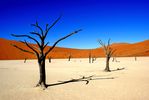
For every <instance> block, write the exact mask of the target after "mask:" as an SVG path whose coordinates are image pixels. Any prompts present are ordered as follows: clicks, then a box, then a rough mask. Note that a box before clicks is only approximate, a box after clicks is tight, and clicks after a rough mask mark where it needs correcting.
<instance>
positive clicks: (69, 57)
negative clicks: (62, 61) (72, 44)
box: [68, 53, 71, 61]
mask: <svg viewBox="0 0 149 100" xmlns="http://www.w3.org/2000/svg"><path fill="white" fill-rule="evenodd" d="M70 59H71V53H70V54H69V56H68V61H70Z"/></svg>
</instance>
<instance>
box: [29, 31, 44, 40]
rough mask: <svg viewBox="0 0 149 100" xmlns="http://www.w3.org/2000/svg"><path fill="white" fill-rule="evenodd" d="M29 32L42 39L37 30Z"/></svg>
mask: <svg viewBox="0 0 149 100" xmlns="http://www.w3.org/2000/svg"><path fill="white" fill-rule="evenodd" d="M30 33H31V34H35V35H37V36H39V38H40V39H42V36H41V35H40V34H39V33H37V32H30Z"/></svg>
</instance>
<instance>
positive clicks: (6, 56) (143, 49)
mask: <svg viewBox="0 0 149 100" xmlns="http://www.w3.org/2000/svg"><path fill="white" fill-rule="evenodd" d="M13 43H15V44H17V45H18V46H20V47H23V48H25V49H27V50H30V49H28V48H27V47H26V46H25V45H23V44H22V43H20V42H18V41H14V40H6V39H3V38H0V60H14V59H25V58H27V59H35V56H34V55H32V54H28V53H24V52H21V51H20V50H18V49H16V48H14V47H13V46H11V44H13ZM32 45H34V44H32ZM111 47H112V48H114V49H116V52H115V54H114V56H123V57H129V56H149V40H145V41H143V42H138V43H134V44H129V43H113V44H112V45H111ZM89 53H91V56H92V57H103V56H104V53H103V50H102V49H101V48H97V49H70V48H62V47H56V48H55V49H54V50H53V51H52V52H51V53H50V54H49V55H48V57H51V58H68V57H69V55H70V54H71V56H72V58H88V57H89Z"/></svg>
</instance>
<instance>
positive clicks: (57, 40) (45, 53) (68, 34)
mask: <svg viewBox="0 0 149 100" xmlns="http://www.w3.org/2000/svg"><path fill="white" fill-rule="evenodd" d="M79 31H82V29H79V30H77V31H74V32H72V33H70V34H68V35H66V36H64V37H62V38H60V39H59V40H57V41H56V42H55V43H54V44H53V46H52V47H51V48H50V49H49V50H48V51H47V52H46V53H45V55H47V54H48V53H49V52H50V51H51V50H52V49H53V48H54V47H55V46H56V44H57V43H59V42H60V41H62V40H64V39H66V38H68V37H69V36H71V35H73V34H76V33H78V32H79Z"/></svg>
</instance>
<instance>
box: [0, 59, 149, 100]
mask: <svg viewBox="0 0 149 100" xmlns="http://www.w3.org/2000/svg"><path fill="white" fill-rule="evenodd" d="M111 60H112V59H111ZM117 60H118V61H119V62H112V61H110V66H111V70H113V71H112V72H104V71H103V70H104V67H105V58H98V59H97V60H96V61H95V62H94V63H92V64H89V63H88V59H71V61H70V62H68V60H67V59H54V60H52V63H48V60H47V61H46V74H47V84H54V83H58V81H67V80H70V79H72V78H80V77H83V76H86V77H87V76H90V75H94V76H93V77H92V79H93V80H90V81H89V84H87V85H86V82H85V81H80V82H70V83H67V84H61V85H54V86H50V87H48V88H47V89H46V90H42V89H41V88H38V87H34V86H35V85H36V83H37V82H38V78H39V70H38V64H37V61H36V60H27V62H26V63H24V62H23V60H1V61H0V100H149V57H137V61H135V59H134V57H124V58H117ZM117 68H125V69H124V70H118V71H114V70H115V69H117ZM111 78H112V79H111Z"/></svg>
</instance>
